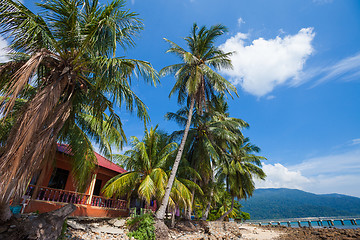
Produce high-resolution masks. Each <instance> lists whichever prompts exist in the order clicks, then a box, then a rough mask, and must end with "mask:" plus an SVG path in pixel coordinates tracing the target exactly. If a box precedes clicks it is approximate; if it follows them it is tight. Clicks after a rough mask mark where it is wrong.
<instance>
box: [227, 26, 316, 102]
mask: <svg viewBox="0 0 360 240" xmlns="http://www.w3.org/2000/svg"><path fill="white" fill-rule="evenodd" d="M314 36H315V33H314V32H313V28H303V29H301V30H300V31H299V32H298V33H297V34H295V35H287V36H285V37H283V38H282V37H279V36H277V37H276V38H274V39H269V40H266V39H264V38H258V39H255V40H253V41H252V43H251V44H250V45H246V44H245V40H246V39H248V35H247V34H244V33H240V32H239V33H237V34H236V35H235V36H234V37H231V38H229V39H228V40H226V42H225V43H224V44H222V45H221V46H220V48H222V49H223V50H224V51H226V52H233V51H235V54H233V56H232V57H231V60H232V64H233V67H234V68H233V69H227V70H224V71H223V72H224V73H225V74H227V75H229V76H230V79H231V81H232V82H233V83H234V84H235V85H240V86H241V87H242V88H243V89H244V90H245V91H246V92H249V93H251V94H253V95H256V96H258V97H261V96H264V95H266V94H268V93H270V92H271V91H272V90H273V89H274V88H275V87H276V86H277V85H281V84H285V83H290V82H291V80H292V81H295V80H297V79H298V78H299V75H300V73H301V71H302V69H303V66H304V64H305V62H306V60H307V58H308V57H309V56H310V55H311V54H312V53H313V47H312V45H311V42H312V40H313V38H314ZM294 79H295V80H294Z"/></svg>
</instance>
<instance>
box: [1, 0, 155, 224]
mask: <svg viewBox="0 0 360 240" xmlns="http://www.w3.org/2000/svg"><path fill="white" fill-rule="evenodd" d="M124 4H125V3H124V1H123V0H113V1H111V2H109V3H107V4H105V5H104V4H100V3H99V2H98V1H97V0H93V1H82V0H54V1H47V2H41V3H38V4H37V7H38V8H39V9H40V10H39V14H35V13H33V12H32V11H31V10H30V9H28V8H27V7H26V6H25V5H23V4H22V3H21V2H19V1H12V0H4V1H1V2H0V27H1V35H3V36H6V37H8V39H9V40H10V42H11V44H10V54H9V61H7V62H5V63H1V64H0V94H1V95H2V99H1V101H0V110H1V113H2V117H3V118H4V119H7V120H6V121H10V119H8V118H9V117H10V118H11V113H12V111H13V110H14V108H15V107H16V102H17V101H18V98H20V97H21V96H22V95H25V94H26V93H27V92H28V91H27V86H29V85H31V86H32V87H34V88H35V89H34V93H33V94H31V96H30V97H29V98H28V99H27V103H26V104H25V105H24V106H23V107H22V108H21V110H20V111H19V114H18V116H17V117H16V122H15V123H13V124H12V127H11V129H10V131H9V132H8V135H7V137H6V140H5V143H2V146H3V147H1V149H0V185H1V189H0V191H1V192H0V221H5V220H7V219H8V218H9V216H10V215H9V210H6V209H8V203H9V201H10V199H11V198H14V197H16V196H21V195H22V194H23V193H24V191H25V189H26V187H27V184H28V182H29V180H30V178H31V177H32V176H33V175H34V173H35V172H36V171H38V170H39V169H40V168H41V167H43V166H44V165H46V164H47V163H46V162H44V159H49V158H48V157H49V155H53V154H54V153H55V149H56V142H57V141H63V142H66V143H68V144H69V145H70V147H71V149H72V151H73V153H74V157H75V158H74V159H76V161H75V162H74V168H73V169H74V170H73V171H74V173H75V174H74V175H75V176H76V177H77V181H78V183H79V185H81V183H84V182H85V181H86V180H87V179H88V177H89V173H90V172H91V170H92V167H93V166H94V162H95V161H96V158H95V156H94V153H93V148H92V143H97V144H99V146H100V150H101V151H102V152H104V153H107V154H108V153H111V148H110V146H111V145H116V146H119V147H120V148H121V147H122V146H123V144H124V143H125V142H126V137H125V134H124V131H123V129H122V123H121V119H120V117H119V116H118V115H117V113H116V112H115V110H114V107H115V106H124V108H125V109H126V110H128V111H136V112H137V116H138V117H139V118H141V119H142V120H144V121H148V120H149V116H148V114H147V111H146V107H145V104H144V103H143V102H142V101H141V100H140V99H139V98H138V97H137V96H136V95H135V93H134V92H133V91H132V90H131V88H130V85H131V80H132V77H133V73H134V72H137V73H138V76H141V77H142V78H143V79H145V81H146V82H149V83H151V84H156V83H157V82H158V77H157V74H156V71H155V70H154V69H153V68H152V66H151V64H150V63H149V62H146V61H142V60H135V59H127V58H125V57H116V52H117V51H120V49H126V48H127V47H129V46H130V47H131V46H134V44H135V41H134V37H135V36H137V35H138V33H139V32H140V31H141V29H142V28H143V24H142V21H141V20H140V19H139V18H138V15H137V14H136V13H134V12H131V11H129V10H128V9H126V8H125V7H124ZM118 49H119V50H118ZM6 127H9V126H6ZM100 133H101V134H100ZM60 135H61V137H59V136H60Z"/></svg>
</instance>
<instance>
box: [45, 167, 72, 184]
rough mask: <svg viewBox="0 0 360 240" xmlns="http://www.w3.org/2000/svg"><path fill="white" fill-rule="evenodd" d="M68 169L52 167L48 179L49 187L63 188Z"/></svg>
mask: <svg viewBox="0 0 360 240" xmlns="http://www.w3.org/2000/svg"><path fill="white" fill-rule="evenodd" d="M68 176H69V171H67V170H65V169H61V168H54V171H53V173H52V174H51V178H50V181H49V185H48V187H49V188H56V189H65V186H66V181H67V179H68Z"/></svg>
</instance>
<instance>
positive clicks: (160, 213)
mask: <svg viewBox="0 0 360 240" xmlns="http://www.w3.org/2000/svg"><path fill="white" fill-rule="evenodd" d="M194 105H195V98H194V97H191V103H190V109H189V114H188V119H187V122H186V127H185V131H184V135H183V137H182V139H181V144H180V146H179V150H178V152H177V155H176V158H175V162H174V165H173V167H172V169H171V174H170V178H169V181H168V183H167V185H166V189H165V195H164V198H163V200H162V202H161V205H160V207H159V209H158V210H157V212H156V214H155V217H156V218H157V219H159V220H163V219H164V217H165V210H166V206H167V205H168V202H169V197H170V192H171V188H172V185H173V183H174V180H175V176H176V172H177V169H178V167H179V163H180V160H181V156H182V153H183V151H184V147H185V142H186V138H187V135H188V133H189V129H190V124H191V118H192V114H193V110H194Z"/></svg>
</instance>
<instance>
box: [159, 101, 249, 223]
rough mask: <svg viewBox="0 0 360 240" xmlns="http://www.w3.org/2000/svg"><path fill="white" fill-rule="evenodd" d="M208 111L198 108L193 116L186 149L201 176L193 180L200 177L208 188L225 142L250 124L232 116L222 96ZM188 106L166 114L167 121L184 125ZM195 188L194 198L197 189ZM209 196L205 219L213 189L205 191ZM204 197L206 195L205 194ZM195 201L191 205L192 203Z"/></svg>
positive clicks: (211, 104) (212, 102) (195, 177)
mask: <svg viewBox="0 0 360 240" xmlns="http://www.w3.org/2000/svg"><path fill="white" fill-rule="evenodd" d="M207 108H208V112H206V113H204V114H203V115H199V114H198V112H197V111H195V112H194V114H193V116H192V121H191V125H192V127H191V128H190V129H189V133H188V136H189V139H190V141H187V143H186V146H185V148H184V150H185V151H184V152H185V159H186V160H187V161H188V162H189V165H190V166H191V167H192V168H194V170H195V172H196V173H197V174H198V175H200V176H201V178H199V177H198V176H197V175H196V174H193V175H191V173H192V172H191V171H188V173H189V174H190V176H189V177H190V178H193V181H196V180H199V181H200V182H199V184H200V185H201V186H203V187H206V188H209V187H210V186H211V185H213V182H214V181H215V180H214V166H216V165H217V164H218V162H219V161H220V155H221V154H222V151H223V150H222V148H223V145H224V144H226V143H228V142H232V143H235V142H236V141H237V140H238V138H239V137H242V133H241V131H240V129H242V128H244V127H247V126H248V124H247V123H246V122H244V121H243V120H241V119H238V118H232V117H229V114H228V113H227V109H228V105H227V103H226V102H225V101H224V97H223V96H218V97H216V98H213V99H212V101H211V103H209V104H208V107H207ZM188 112H189V109H188V108H187V107H184V108H182V109H180V110H179V111H177V112H176V113H171V112H170V113H167V114H166V116H165V117H166V118H167V119H168V120H175V121H176V122H177V123H178V124H180V125H185V123H186V116H187V115H188ZM183 132H184V131H183V130H182V131H175V132H174V133H173V134H172V136H173V137H181V135H183ZM194 190H195V189H194ZM194 190H193V199H192V203H193V201H194V195H195V191H194ZM206 192H207V193H208V194H209V193H210V194H209V195H210V196H208V197H209V198H210V200H209V204H208V206H207V208H206V209H207V210H206V212H205V214H203V215H204V216H206V217H205V219H206V218H207V214H208V213H209V210H210V201H211V195H212V192H213V188H210V191H206ZM202 198H203V196H202ZM192 205H193V204H191V206H192ZM190 214H191V209H190V208H189V209H188V213H187V216H186V217H187V218H188V219H190Z"/></svg>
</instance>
